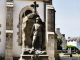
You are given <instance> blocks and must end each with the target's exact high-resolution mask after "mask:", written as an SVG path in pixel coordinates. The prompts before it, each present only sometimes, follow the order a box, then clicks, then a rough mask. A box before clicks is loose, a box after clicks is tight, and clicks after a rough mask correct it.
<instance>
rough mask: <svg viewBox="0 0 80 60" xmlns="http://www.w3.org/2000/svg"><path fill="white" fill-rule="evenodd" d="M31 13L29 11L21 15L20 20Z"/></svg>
mask: <svg viewBox="0 0 80 60" xmlns="http://www.w3.org/2000/svg"><path fill="white" fill-rule="evenodd" d="M30 13H32V11H31V10H26V11H25V13H23V14H22V18H23V17H25V16H27V15H28V14H30Z"/></svg>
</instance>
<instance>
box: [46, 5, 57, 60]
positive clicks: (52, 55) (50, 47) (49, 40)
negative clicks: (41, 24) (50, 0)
mask: <svg viewBox="0 0 80 60" xmlns="http://www.w3.org/2000/svg"><path fill="white" fill-rule="evenodd" d="M45 23H46V25H45V27H46V34H45V35H46V51H47V55H48V56H49V60H57V38H56V34H55V9H54V8H53V6H52V5H46V22H45Z"/></svg>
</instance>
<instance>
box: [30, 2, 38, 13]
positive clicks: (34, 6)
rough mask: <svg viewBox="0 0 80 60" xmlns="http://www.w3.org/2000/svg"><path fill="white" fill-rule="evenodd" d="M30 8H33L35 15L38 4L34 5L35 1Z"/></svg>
mask: <svg viewBox="0 0 80 60" xmlns="http://www.w3.org/2000/svg"><path fill="white" fill-rule="evenodd" d="M31 7H33V8H34V10H35V13H36V7H39V5H38V4H36V1H34V4H32V5H31Z"/></svg>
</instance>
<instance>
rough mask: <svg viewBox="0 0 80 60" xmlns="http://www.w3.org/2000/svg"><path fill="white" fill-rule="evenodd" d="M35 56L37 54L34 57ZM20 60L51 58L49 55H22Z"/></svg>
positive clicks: (44, 59) (46, 59)
mask: <svg viewBox="0 0 80 60" xmlns="http://www.w3.org/2000/svg"><path fill="white" fill-rule="evenodd" d="M34 56H37V57H35V59H33V58H34ZM19 60H49V59H48V55H21V58H20V59H19Z"/></svg>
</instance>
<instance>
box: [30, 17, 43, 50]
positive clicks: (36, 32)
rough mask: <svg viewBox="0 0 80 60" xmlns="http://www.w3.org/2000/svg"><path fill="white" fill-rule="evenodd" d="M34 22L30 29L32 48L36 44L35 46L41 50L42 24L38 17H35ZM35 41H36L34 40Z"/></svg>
mask: <svg viewBox="0 0 80 60" xmlns="http://www.w3.org/2000/svg"><path fill="white" fill-rule="evenodd" d="M35 22H36V23H34V24H33V27H32V31H31V33H32V34H31V36H32V49H34V47H36V44H38V45H37V46H38V47H37V48H38V49H39V50H41V46H42V31H43V26H42V24H41V23H42V21H41V19H40V17H37V18H36V21H35ZM36 41H37V42H36Z"/></svg>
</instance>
